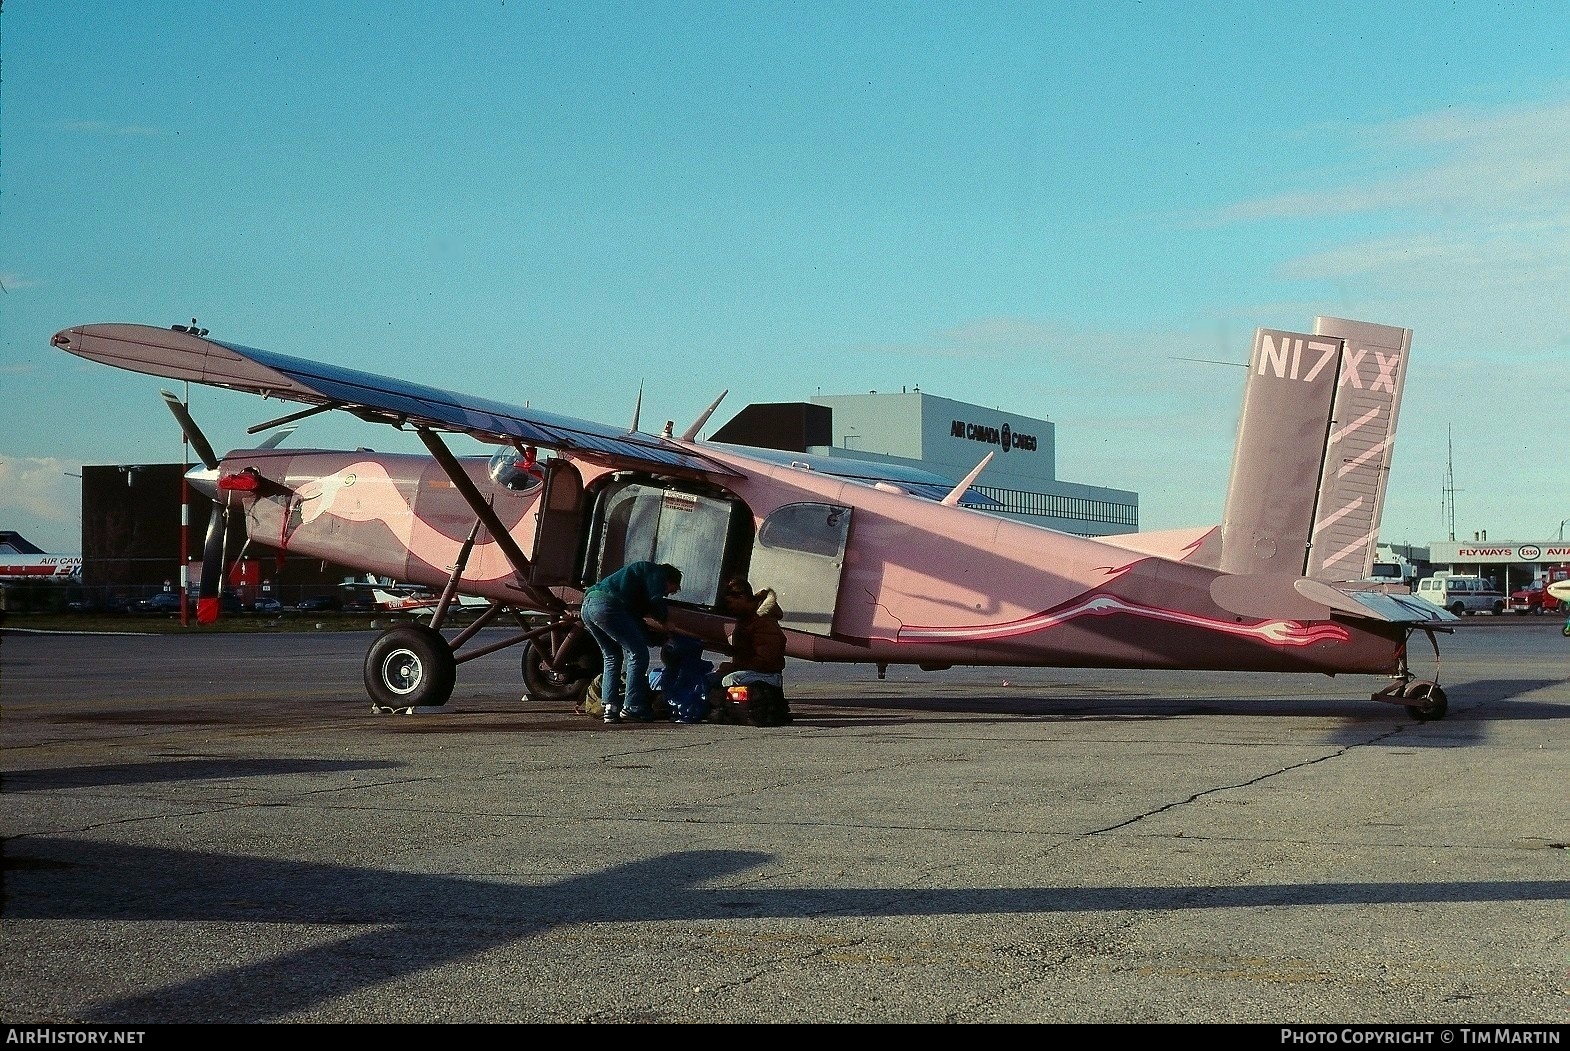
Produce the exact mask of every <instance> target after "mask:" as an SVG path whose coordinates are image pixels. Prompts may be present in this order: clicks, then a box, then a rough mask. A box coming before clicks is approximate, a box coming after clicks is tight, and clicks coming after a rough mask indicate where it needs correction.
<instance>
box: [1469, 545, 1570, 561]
mask: <svg viewBox="0 0 1570 1051" xmlns="http://www.w3.org/2000/svg"><path fill="white" fill-rule="evenodd" d="M1456 557H1457V558H1476V559H1505V560H1506V561H1510V562H1543V561H1550V562H1551V561H1553V560H1554V559H1561V558H1570V546H1565V547H1561V546H1559V545H1550V546H1548V547H1538V546H1537V545H1536V544H1519V545H1517V546H1515V547H1510V546H1509V545H1502V544H1496V545H1494V546H1493V547H1490V546H1488V545H1487V544H1470V545H1468V544H1463V545H1461V546H1460V547H1458V548H1456Z"/></svg>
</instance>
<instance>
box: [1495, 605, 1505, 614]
mask: <svg viewBox="0 0 1570 1051" xmlns="http://www.w3.org/2000/svg"><path fill="white" fill-rule="evenodd" d="M1504 612H1505V604H1504V603H1503V602H1495V603H1494V616H1496V617H1498V616H1502V615H1503V614H1504Z"/></svg>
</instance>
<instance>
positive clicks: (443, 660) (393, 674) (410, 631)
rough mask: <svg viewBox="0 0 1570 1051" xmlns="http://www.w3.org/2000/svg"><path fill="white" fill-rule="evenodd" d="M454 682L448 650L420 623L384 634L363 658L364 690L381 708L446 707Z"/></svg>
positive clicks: (454, 663)
mask: <svg viewBox="0 0 1570 1051" xmlns="http://www.w3.org/2000/svg"><path fill="white" fill-rule="evenodd" d="M457 681H458V662H457V661H456V660H454V659H453V655H452V647H451V646H449V645H448V644H447V640H446V639H445V638H443V637H442V635H441V633H440V632H436V631H432V630H431V629H430V628H428V627H425V626H424V625H422V624H400V625H398V626H397V627H396V628H390V629H388V630H387V631H384V632H383V633H382V634H381V635H380V636H379V637H378V638H377V640H376V641H375V642H373V643H371V649H370V652H369V653H367V654H366V655H365V691H366V692H367V693H369V694H370V695H371V700H372V701H374V702H375V703H376V704H378V705H380V706H382V707H385V708H412V707H436V706H439V705H443V704H446V703H447V698H449V697H451V696H452V688H453V686H454V684H455V683H457Z"/></svg>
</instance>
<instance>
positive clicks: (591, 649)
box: [523, 633, 605, 705]
mask: <svg viewBox="0 0 1570 1051" xmlns="http://www.w3.org/2000/svg"><path fill="white" fill-rule="evenodd" d="M535 642H536V640H534V639H531V640H529V641H528V642H526V643H524V644H523V689H524V692H525V693H527V694H528V695H529V697H530V699H531V700H536V701H549V702H551V703H557V702H563V701H570V702H571V703H573V704H575V705H576V704H578V703H579V702H581V701H582V700H583V697H584V694H586V693H587V692H588V690H589V683H591V682H593V681H594V677H595V676H596V675H598V674H600V670H601V669H602V668H603V667H604V666H605V662H604V660H603V658H602V657H601V656H600V648H599V647H598V646H596V645H595V644H594V639H593V638H592V637H590V636H589V635H588V634H587V633H585V634H584V636H583V637H582V638H581V639H580V640H579V641H578V642H577V643H576V644H575V645H574V646H573V648H572V650H571V652H569V653H568V654H567V656H566V659H565V660H563V661H562V664H561V667H560V668H552V667H551V666H550V660H549V653H548V651H547V650H545V649H542V648H541V647H539V646H537V645H535Z"/></svg>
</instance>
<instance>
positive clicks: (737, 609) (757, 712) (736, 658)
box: [710, 577, 790, 725]
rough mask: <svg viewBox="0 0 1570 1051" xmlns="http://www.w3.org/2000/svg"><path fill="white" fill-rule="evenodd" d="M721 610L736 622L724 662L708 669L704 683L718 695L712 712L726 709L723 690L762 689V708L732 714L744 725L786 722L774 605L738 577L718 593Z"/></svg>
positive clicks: (767, 592) (781, 641)
mask: <svg viewBox="0 0 1570 1051" xmlns="http://www.w3.org/2000/svg"><path fill="white" fill-rule="evenodd" d="M720 595H721V599H722V601H723V604H724V609H725V611H726V612H727V613H729V614H731V615H732V616H734V617H735V618H736V627H735V629H734V630H733V631H732V632H731V637H730V659H729V660H726V661H724V662H723V663H722V664H720V666H719V667H718V668H716V669H714V672H713V674H712V675H711V676H710V683H711V685H712V686H713V687H715V692H717V693H718V695H719V696H718V704H717V705H716V707H719V708H723V709H729V708H730V707H731V705H730V704H728V703H727V695H726V688H727V687H731V686H753V685H758V686H762V687H764V688H763V689H760V690H756V691H753V692H756V693H757V694H758V695H759V699H766V700H765V703H764V704H762V705H758V706H756V707H754V706H753V704H752V703H750V702H749V703H748V705H747V707H748V709H749V711H748V712H747V713H746V714H745V715H742V713H734V714H737V715H738V716H739V717H741V718H743V719H744V721H746V722H751V723H757V724H759V725H774V724H777V723H788V722H790V706H789V705H788V704H787V703H786V701H785V679H784V675H783V673H784V671H785V632H784V631H783V630H782V629H781V628H780V613H781V611H780V604H779V599H778V598H777V597H776V596H775V594H774V592H773V591H772V590H771V589H769V588H764V589H762V590H761V591H756V592H754V591H753V590H752V585H751V584H750V583H748V582H747V581H746V580H745V579H744V578H742V577H732V578H731V579H729V580H727V581H726V582H725V586H724V588H723V589H722V590H721V592H720Z"/></svg>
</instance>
